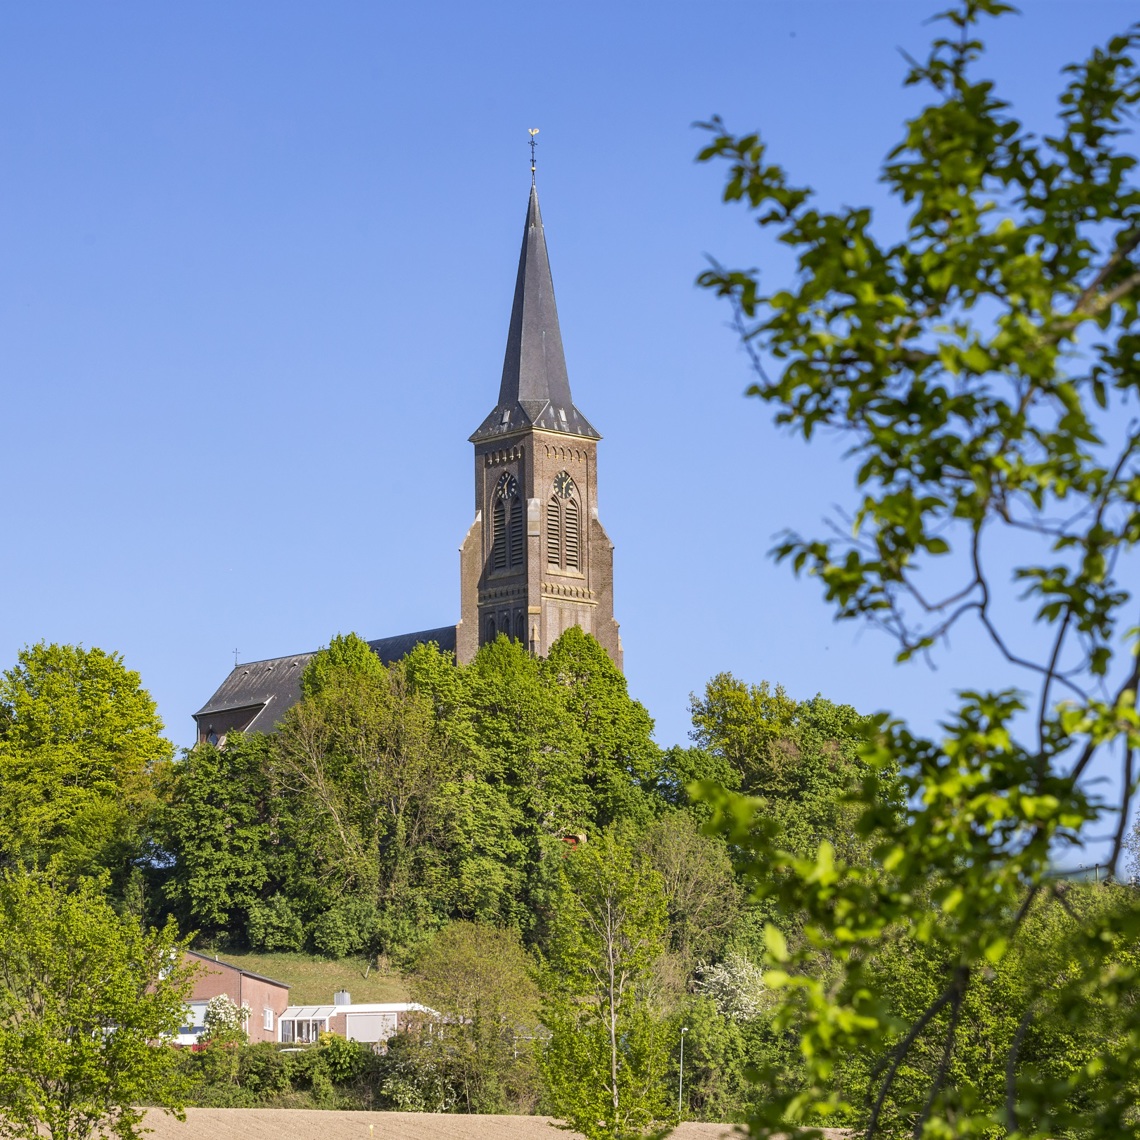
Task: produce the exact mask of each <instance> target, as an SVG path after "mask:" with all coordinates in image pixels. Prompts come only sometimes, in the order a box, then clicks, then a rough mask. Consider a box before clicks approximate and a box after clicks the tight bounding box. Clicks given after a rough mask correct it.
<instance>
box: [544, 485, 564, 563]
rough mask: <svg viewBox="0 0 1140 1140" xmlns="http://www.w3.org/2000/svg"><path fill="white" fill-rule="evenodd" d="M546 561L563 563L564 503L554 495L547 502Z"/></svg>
mask: <svg viewBox="0 0 1140 1140" xmlns="http://www.w3.org/2000/svg"><path fill="white" fill-rule="evenodd" d="M546 561H547V562H549V563H550V565H551V566H561V565H562V504H561V503H560V502H559V501H558V499H556V498H554V497H551V498H550V500H549V501H548V502H547V504H546Z"/></svg>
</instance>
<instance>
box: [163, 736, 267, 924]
mask: <svg viewBox="0 0 1140 1140" xmlns="http://www.w3.org/2000/svg"><path fill="white" fill-rule="evenodd" d="M268 748H269V739H268V738H267V737H264V736H256V735H254V736H248V737H247V736H244V735H243V734H241V733H230V734H229V735H228V737H227V739H226V746H225V748H224V749H220V748H216V747H214V746H213V745H210V744H199V745H198V746H197V747H196V748H194V749H192V750H191V751H189V752H187V753H186V754H185V755H184V756H183V758H182V759H181V760H180V761H178V762H177V763H175V764H174V765H172V766H171V777H170V781H169V783H170V788H169V792H168V794H167V796H166V803H165V805H164V806H163V809H162V811H161V813H160V816H159V829H158V830H159V834H160V837H161V842H162V845H163V847H165V849H166V850H167V851H170V852H171V853H173V854H174V856H175V859H174V863H173V866H172V867H171V868H170V871H169V874H168V875H167V878H166V881H165V883H164V885H163V890H164V892H165V894H166V897H167V898H168V899H170V900H171V901H172V902H174V903H175V905H176V907H177V910H178V913H179V914H180V915H181V916H182V919H183V926H184V927H186V928H190V929H195V930H197V931H199V932H200V933H207V934H215V935H216V934H226V933H229V932H233V931H239V930H243V929H245V928H246V925H247V920H248V917H249V915H250V913H251V911H252V910H254V909H255V908H257V907H258V906H259V905H260V896H261V893H262V891H263V890H264V888H265V887H266V885H267V884H268V883H269V881H270V878H271V873H272V867H271V863H272V850H273V846H272V836H273V832H274V818H273V817H274V814H275V813H274V807H273V805H272V803H271V797H270V786H269V766H268V763H267V759H268Z"/></svg>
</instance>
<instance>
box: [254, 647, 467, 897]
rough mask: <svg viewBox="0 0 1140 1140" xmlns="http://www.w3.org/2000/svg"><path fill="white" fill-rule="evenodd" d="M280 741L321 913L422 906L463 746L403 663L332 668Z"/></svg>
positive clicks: (278, 775) (276, 759) (279, 774)
mask: <svg viewBox="0 0 1140 1140" xmlns="http://www.w3.org/2000/svg"><path fill="white" fill-rule="evenodd" d="M321 677H322V679H321V683H320V686H319V688H318V689H317V691H316V692H315V693H314V695H313V696H311V697H307V698H305V699H303V700H302V701H301V702H299V703H298V704H296V705H294V706H293V707H292V708H291V709H290V710H289V711H288V713H287V714H286V716H285V719H284V721H283V723H282V726H281V729H280V732H279V733H278V735H277V737H276V738H275V739H274V741H273V753H272V763H273V775H274V782H275V785H276V788H277V790H278V791H279V793H280V794H281V795H283V796H284V797H286V798H287V799H288V800H289V802H290V804H291V820H290V828H291V831H292V833H293V839H294V842H295V844H296V846H297V848H298V849H299V851H300V852H303V854H304V857H306V858H308V859H312V860H313V863H312V864H311V865H310V866H309V867H308V868H306V869H305V870H303V871H302V877H306V878H308V879H309V880H310V882H313V883H314V885H316V886H317V887H318V888H319V889H318V896H317V900H316V903H317V905H316V906H315V907H314V909H315V910H320V909H324V908H325V907H327V906H329V905H331V904H332V903H334V902H336V901H337V900H338V898H339V896H342V895H344V894H350V895H355V896H358V897H359V898H360V899H361V900H363V901H365V902H366V903H369V904H371V905H372V906H373V907H378V906H383V905H392V906H395V905H396V904H397V903H400V904H406V905H408V906H411V905H413V904H414V903H415V898H414V897H413V896H414V894H415V892H414V891H413V889H412V888H413V883H414V881H415V879H416V877H417V875H419V874H422V872H423V863H424V861H425V860H427V861H434V860H435V859H436V858H437V852H438V848H439V845H440V844H439V842H438V841H439V840H441V839H442V838H443V830H442V828H443V822H442V815H441V812H440V810H439V808H440V800H439V797H440V792H441V790H442V789H443V787H444V785H446V784H447V783H448V782H449V781H451V780H453V779H454V777H455V774H456V767H457V761H458V756H457V750H456V748H455V747H454V746H453V744H452V742H451V741H450V740H449V738H448V736H447V734H446V732H445V730H444V728H443V727H442V726H441V725H440V724H439V723H438V722H437V720H436V717H435V710H434V708H433V704H432V701H431V700H430V698H429V697H428V696H427V695H425V694H422V693H420V692H418V691H417V690H416V689H415V688H414V687H413V686H412V685H411V683H410V682H409V679H408V676H407V672H406V667H405V665H404V663H403V662H396V663H395V664H393V665H390V666H387V667H385V666H380V669H379V671H376V670H375V669H372V668H371V667H369V668H367V669H364V668H359V667H357V666H356V665H353V664H340V665H333V666H330V667H329V668H328V669H326V670H325V671H324V672H323V673H322V674H321Z"/></svg>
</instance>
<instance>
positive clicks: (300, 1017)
mask: <svg viewBox="0 0 1140 1140" xmlns="http://www.w3.org/2000/svg"><path fill="white" fill-rule="evenodd" d="M347 1008H348V1007H347V1006H343V1005H291V1006H290V1007H289V1008H288V1009H287V1010H286V1011H285V1012H284V1013H283V1014H281V1015H280V1016H279V1017H278V1018H277V1020H278V1021H328V1019H329V1018H330V1017H332V1015H333V1014H334V1013H339V1012H341V1010H344V1009H347Z"/></svg>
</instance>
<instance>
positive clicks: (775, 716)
mask: <svg viewBox="0 0 1140 1140" xmlns="http://www.w3.org/2000/svg"><path fill="white" fill-rule="evenodd" d="M690 707H691V711H692V716H693V731H692V736H693V739H694V740H695V741H696V742H697V744H698V746H699V747H700V748H702V749H704V750H705V751H707V752H709V753H711V754H712V755H713V756H715V757H717V758H719V759H720V760H721V762H722V763H723V764H724V765H727V766H729V767H730V769H731V770H732V772H733V773H734V774H735V779H734V781H733V783H732V784H729V785H727V786H728V787H730V788H733V789H739V790H740V791H742V792H744V793H746V794H747V795H750V796H754V797H756V799H757V800H758V801H759V802H760V805H761V810H762V811H763V812H764V813H765V814H766V815H769V816H771V817H773V818H778V819H779V821H780V825H781V828H782V842H783V843H784V844H785V845H786V846H787V847H788V848H789V849H791V850H793V851H797V852H800V853H803V854H806V853H808V852H811V851H814V850H815V849H816V848H817V847H818V846H819V844H820V842H821V841H822V840H824V839H826V840H828V841H829V842H830V843H831V844H832V845H833V846H834V847H836V848H837V849H838V850H840V851H841V852H842V853H843V854H844V855H845V856H846V857H847V858H850V859H855V860H858V861H860V862H866V861H867V860H868V858H869V853H868V852H867V851H866V850H865V848H864V847H863V846H861V845H860V843H859V840H858V836H857V834H856V831H855V818H856V815H857V814H858V813H857V811H856V809H855V808H854V807H853V806H852V805H851V804H849V803H848V802H847V800H848V797H849V795H850V794H851V793H852V792H854V791H855V790H856V789H857V788H858V787H859V785H860V784H861V783H862V782H863V781H864V780H867V779H869V778H871V777H872V776H873V775H876V774H878V775H881V778H882V780H883V782H884V787H883V789H882V792H881V794H882V796H883V798H884V799H889V798H890V796H891V795H892V794H893V789H892V787H891V786H890V781H891V780H892V779H893V777H894V772H893V769H892V768H891V766H890V765H889V764H887V765H885V766H884V767H883V768H882V769H881V770H880V771H879V772H878V773H876V770H874V769H872V768H871V767H869V766H868V765H867V764H866V763H865V762H864V761H863V759H862V758H861V755H860V751H861V749H862V747H863V745H864V744H865V742H866V739H867V736H868V733H869V732H871V731H872V730H873V729H874V724H873V722H871V721H870V720H869V719H868V718H866V717H863V716H860V715H859V713H857V712H856V711H855V710H854V709H853V708H851V706H850V705H835V704H832V702H831V701H829V700H826V699H825V698H824V697H819V696H817V697H815V698H813V699H812V700H808V701H795V700H793V699H792V698H791V697H789V696H788V695H787V693H785V692H784V690H783V689H782V688H780V687H779V686H777V687H776V688H774V689H773V688H772V687H771V686H770V685H769V684H768V683H767V682H763V683H762V684H760V685H747V684H745V683H744V682H743V681H740V680H738V679H737V678H736V677H733V676H732V674H731V673H720V674H718V675H717V676H715V677H713V679H712V680H711V681H709V683H708V684H707V685H706V686H705V692H704V696H703V697H701V698H698V697H696V696H695V695H694V696H693V697H692V698H691V700H690Z"/></svg>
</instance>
